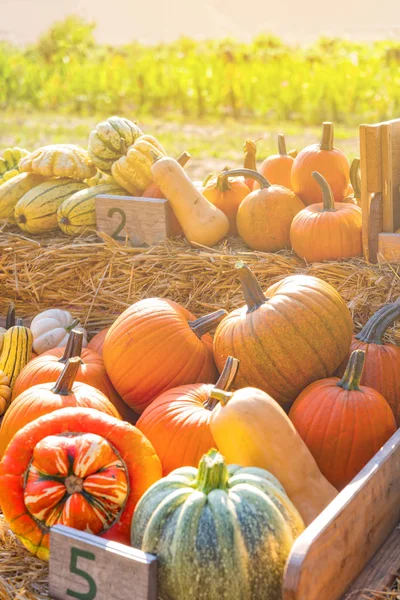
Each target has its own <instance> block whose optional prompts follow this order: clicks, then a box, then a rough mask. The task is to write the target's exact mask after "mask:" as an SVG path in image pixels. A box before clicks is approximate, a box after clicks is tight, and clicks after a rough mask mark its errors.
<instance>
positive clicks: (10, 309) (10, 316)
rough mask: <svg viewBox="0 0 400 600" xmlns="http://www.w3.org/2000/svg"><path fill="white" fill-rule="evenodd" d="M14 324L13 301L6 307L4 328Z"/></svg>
mask: <svg viewBox="0 0 400 600" xmlns="http://www.w3.org/2000/svg"><path fill="white" fill-rule="evenodd" d="M14 326H15V305H14V303H13V302H11V303H10V306H9V307H8V311H7V316H6V329H10V327H14Z"/></svg>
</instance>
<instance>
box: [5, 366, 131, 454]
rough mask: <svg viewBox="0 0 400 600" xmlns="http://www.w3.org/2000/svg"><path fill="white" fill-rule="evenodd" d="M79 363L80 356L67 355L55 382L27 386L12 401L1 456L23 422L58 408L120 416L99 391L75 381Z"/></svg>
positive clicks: (6, 417)
mask: <svg viewBox="0 0 400 600" xmlns="http://www.w3.org/2000/svg"><path fill="white" fill-rule="evenodd" d="M79 364H80V359H79V358H70V359H69V360H68V361H67V363H66V364H65V365H64V369H63V371H62V373H61V375H60V376H59V377H58V379H57V381H56V382H54V380H53V382H52V383H41V384H39V385H35V386H33V387H30V388H28V389H27V390H25V392H22V394H21V395H20V396H18V397H17V398H15V400H13V401H12V402H11V404H10V406H9V407H8V409H7V411H6V413H5V415H4V418H3V421H2V423H1V428H0V457H1V456H2V455H3V454H4V451H5V449H6V448H7V445H8V444H9V442H10V441H11V439H12V438H13V436H14V435H15V434H16V433H17V431H19V430H20V429H21V428H22V427H24V425H27V424H28V423H31V422H32V421H34V420H35V419H37V418H38V417H41V416H42V415H46V414H48V413H50V412H53V411H54V410H57V409H58V408H64V407H65V406H84V407H88V408H96V409H97V410H100V411H102V412H106V413H108V414H109V415H112V416H113V417H116V418H120V415H119V413H118V411H117V409H116V408H115V407H114V405H113V404H112V403H111V402H110V400H108V398H107V397H106V396H105V395H104V394H103V393H102V392H100V391H99V390H97V389H96V388H94V387H92V386H91V385H87V384H86V383H79V382H75V377H76V375H77V372H78V369H79Z"/></svg>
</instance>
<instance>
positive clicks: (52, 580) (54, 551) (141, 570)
mask: <svg viewBox="0 0 400 600" xmlns="http://www.w3.org/2000/svg"><path fill="white" fill-rule="evenodd" d="M49 567H50V569H49V593H50V597H51V598H56V599H57V600H71V599H72V598H75V599H77V600H111V599H112V600H157V559H156V557H155V556H153V555H151V554H146V553H145V552H141V551H140V550H136V549H135V548H130V547H129V546H125V545H124V544H118V543H117V542H110V541H108V540H104V539H103V538H100V537H97V536H95V535H91V534H89V533H84V532H83V531H78V530H77V529H72V528H71V527H65V526H64V525H55V526H54V527H52V528H51V531H50V565H49Z"/></svg>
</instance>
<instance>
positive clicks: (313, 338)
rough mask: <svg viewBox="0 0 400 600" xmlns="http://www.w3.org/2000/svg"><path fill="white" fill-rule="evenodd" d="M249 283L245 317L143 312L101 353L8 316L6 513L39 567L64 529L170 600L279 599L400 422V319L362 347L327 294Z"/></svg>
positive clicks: (393, 308)
mask: <svg viewBox="0 0 400 600" xmlns="http://www.w3.org/2000/svg"><path fill="white" fill-rule="evenodd" d="M155 164H156V163H155ZM144 183H145V182H143V185H144ZM146 183H147V182H146ZM236 269H237V276H238V279H239V280H240V283H241V287H242V291H243V300H244V303H243V306H242V307H241V308H239V309H236V310H234V311H232V312H230V313H227V312H226V311H225V310H222V309H221V310H217V311H215V312H212V313H211V314H208V315H204V316H202V317H197V316H196V315H193V314H192V313H191V312H189V311H188V310H187V309H186V308H184V307H183V306H181V305H179V304H177V303H176V302H174V301H172V300H167V299H163V298H149V299H144V300H141V301H139V302H136V303H135V304H133V305H132V306H130V307H129V308H128V309H127V310H125V311H124V312H123V313H122V314H121V315H120V316H119V317H118V318H117V319H116V320H115V322H114V323H113V324H112V325H111V327H110V328H109V329H107V330H104V331H101V332H100V333H99V334H97V335H96V336H95V337H94V338H93V339H92V340H90V342H89V343H87V342H86V332H85V331H84V330H83V329H82V328H81V327H80V324H79V322H78V321H76V320H74V319H73V317H72V316H71V315H70V314H69V313H67V314H65V313H66V311H57V310H53V311H46V312H45V313H41V314H40V315H37V316H36V317H35V319H34V320H33V321H32V324H31V326H30V328H27V327H25V326H24V325H23V324H22V323H21V322H20V321H19V320H18V319H15V311H14V309H13V307H11V308H10V311H9V314H8V318H7V327H6V328H5V330H4V331H3V332H1V333H0V335H1V338H0V343H2V350H1V354H0V401H1V402H2V403H3V404H2V405H1V404H0V407H1V406H3V410H4V409H5V411H4V415H3V419H2V423H1V428H0V458H1V462H0V506H1V509H2V512H3V514H4V518H5V519H6V521H7V522H8V523H9V525H10V528H11V529H12V530H13V531H14V533H15V534H16V535H17V536H18V537H20V539H21V541H22V543H23V544H24V545H25V546H26V547H27V548H28V550H30V551H31V552H32V553H33V554H35V555H37V556H38V557H40V558H43V559H45V560H47V559H48V556H49V529H50V527H51V526H52V525H54V524H55V523H62V524H65V525H70V526H73V527H75V528H77V529H82V530H86V531H91V532H92V533H94V534H96V535H99V536H103V537H105V538H107V539H112V540H117V541H120V542H122V543H125V544H132V545H133V546H134V547H137V548H141V549H142V550H144V551H146V552H151V553H154V554H156V555H157V556H158V557H159V559H160V561H159V569H158V593H159V596H160V597H165V598H170V599H171V600H184V599H186V598H188V597H193V598H207V599H208V600H213V599H214V598H215V599H217V598H221V597H223V596H225V595H226V590H229V597H230V598H232V599H233V600H243V599H244V598H248V599H249V600H250V599H252V600H253V599H260V600H278V599H279V598H280V597H281V586H282V580H283V573H284V566H285V562H286V560H287V558H288V555H289V553H290V549H291V547H292V544H293V542H294V540H295V539H296V538H297V536H299V535H301V532H302V531H303V530H304V528H305V527H306V526H307V525H308V524H309V523H311V522H312V521H313V520H314V519H315V518H316V517H317V515H318V514H320V512H321V511H322V510H324V508H325V507H326V506H327V505H328V504H329V503H330V502H331V501H332V500H333V499H334V498H335V497H336V495H337V494H338V492H340V490H342V489H343V488H344V487H345V486H346V485H347V484H348V483H349V482H350V481H351V480H352V478H353V477H354V476H355V475H357V473H358V472H359V471H360V469H362V468H363V467H364V466H365V464H366V463H367V462H368V461H369V460H370V459H371V458H372V457H373V455H374V454H375V453H376V452H377V451H378V450H379V448H380V447H381V446H382V445H383V444H384V443H385V442H386V441H387V440H388V439H389V438H390V437H391V436H392V435H393V434H394V432H395V431H396V428H397V425H398V423H399V422H400V379H399V375H398V374H399V373H400V368H399V367H400V349H399V348H398V347H397V346H395V345H393V344H386V343H384V342H383V340H382V337H383V335H384V333H385V331H386V329H387V328H388V327H390V326H391V325H393V324H394V322H395V321H396V320H397V319H399V318H400V301H396V302H393V303H390V304H387V305H385V306H383V307H381V308H380V309H379V310H378V312H377V313H375V315H373V316H372V317H371V318H370V320H369V321H368V322H367V323H366V324H365V326H364V328H363V329H362V330H361V331H360V332H359V333H358V334H357V335H355V336H354V335H353V322H352V318H351V314H350V311H349V309H348V307H347V306H346V304H345V302H344V300H343V299H342V297H341V296H340V294H339V293H338V292H337V291H336V290H335V289H334V288H333V287H332V286H331V285H330V284H328V283H326V282H324V281H322V280H320V279H318V278H316V277H312V276H307V275H292V276H289V277H286V278H284V279H282V280H281V281H279V282H278V283H275V284H274V285H272V286H271V287H269V289H268V290H266V291H265V292H264V291H263V290H262V289H261V287H260V285H259V283H258V281H257V279H256V277H255V275H254V273H252V272H251V271H250V269H249V268H248V267H247V266H246V265H245V264H244V263H242V262H239V263H238V264H237V265H236ZM212 332H214V333H212ZM32 348H33V350H34V351H35V353H37V354H38V356H36V357H34V358H32V356H31V353H32ZM249 562H251V564H252V568H251V569H249V568H248V564H249ZM205 594H206V595H205Z"/></svg>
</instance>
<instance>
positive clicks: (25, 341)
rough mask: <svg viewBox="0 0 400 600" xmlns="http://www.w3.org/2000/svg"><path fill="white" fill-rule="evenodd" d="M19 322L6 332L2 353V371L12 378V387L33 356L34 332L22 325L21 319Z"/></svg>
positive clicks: (0, 357) (0, 365) (0, 369)
mask: <svg viewBox="0 0 400 600" xmlns="http://www.w3.org/2000/svg"><path fill="white" fill-rule="evenodd" d="M17 323H18V324H17V325H15V326H14V327H10V329H8V330H7V331H6V333H5V334H4V338H3V349H2V351H1V355H0V371H3V372H4V373H5V374H6V375H7V377H9V378H10V388H11V389H12V388H13V385H14V382H15V380H16V379H17V377H18V375H19V373H20V371H22V369H23V368H24V366H25V365H26V364H27V363H28V362H29V361H30V359H31V356H32V343H33V335H32V332H31V330H30V329H28V328H27V327H23V326H22V325H20V324H19V320H18V321H17Z"/></svg>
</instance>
